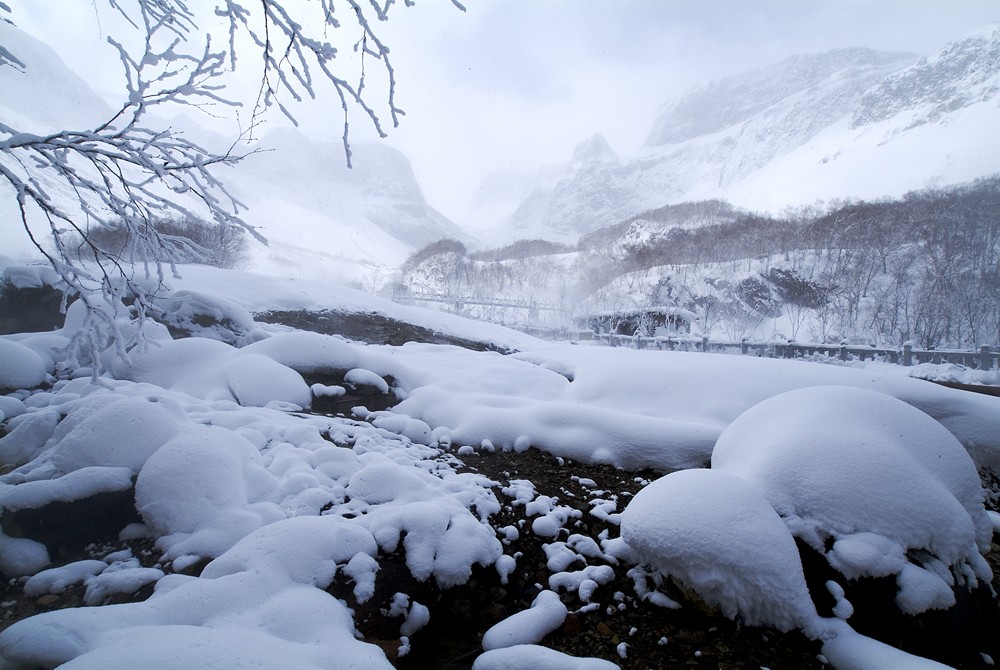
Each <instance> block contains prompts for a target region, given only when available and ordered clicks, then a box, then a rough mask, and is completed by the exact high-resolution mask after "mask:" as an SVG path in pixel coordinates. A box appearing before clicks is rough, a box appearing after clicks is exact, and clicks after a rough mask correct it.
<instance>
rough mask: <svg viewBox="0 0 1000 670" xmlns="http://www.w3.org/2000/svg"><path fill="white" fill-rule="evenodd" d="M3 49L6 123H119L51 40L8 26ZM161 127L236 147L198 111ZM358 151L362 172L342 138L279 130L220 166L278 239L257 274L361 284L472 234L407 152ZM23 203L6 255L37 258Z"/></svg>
mask: <svg viewBox="0 0 1000 670" xmlns="http://www.w3.org/2000/svg"><path fill="white" fill-rule="evenodd" d="M0 45H3V47H4V48H5V49H7V51H9V52H10V53H11V54H12V55H13V56H14V57H15V58H17V60H18V61H19V63H20V64H14V65H3V66H0V90H2V91H3V94H2V95H0V119H2V120H3V123H5V124H7V125H8V126H10V127H11V128H13V129H14V130H16V131H19V132H33V133H48V132H52V131H53V130H59V129H63V128H71V129H88V128H94V127H96V126H98V125H100V124H101V123H102V122H104V121H106V120H107V119H108V118H110V116H111V114H112V112H111V108H110V107H109V105H108V104H107V103H106V102H105V101H104V100H103V99H102V98H101V97H100V96H98V95H97V94H96V93H94V91H93V90H92V89H91V88H90V86H89V85H88V84H87V82H86V81H84V80H83V79H82V78H81V77H80V76H78V75H77V74H75V73H74V72H73V71H72V69H71V68H70V67H69V66H67V64H66V63H64V62H63V61H62V60H61V59H60V58H59V56H58V55H57V54H56V52H55V51H53V50H52V49H51V48H50V47H49V46H47V45H46V44H44V43H42V42H40V41H38V40H36V39H34V38H33V37H31V36H29V35H27V34H26V33H24V32H23V31H21V30H19V29H18V28H17V27H16V26H14V25H12V24H10V23H7V22H4V21H0ZM152 121H155V122H156V123H162V124H163V125H164V126H167V125H169V126H171V127H173V128H182V129H184V134H185V135H186V136H188V137H190V138H192V139H194V140H195V141H197V142H198V143H200V144H202V145H203V146H209V147H222V149H221V150H222V151H225V150H226V148H228V147H229V146H230V144H231V142H232V138H228V139H227V138H223V137H221V136H218V135H215V134H214V133H213V131H212V130H210V129H207V128H205V127H202V126H201V125H200V124H201V123H203V119H200V118H199V117H198V116H197V115H196V114H191V113H187V114H186V115H185V116H178V117H177V118H172V119H169V120H168V121H164V120H162V119H150V120H149V121H148V122H152ZM352 149H353V161H354V166H355V167H354V169H353V170H351V169H348V168H347V167H346V166H345V159H344V148H343V145H342V144H341V143H340V142H339V141H323V140H316V139H312V138H308V137H306V136H305V135H303V134H302V133H300V132H298V131H297V130H294V129H291V128H278V129H275V130H273V131H272V132H270V133H269V134H267V135H266V136H264V137H263V138H262V139H261V140H260V141H259V142H257V144H256V145H254V146H252V147H249V148H248V149H245V150H246V151H248V152H250V154H251V155H249V156H248V157H247V158H246V159H245V160H244V161H242V162H241V163H239V164H238V165H237V166H236V167H234V168H232V169H228V170H227V169H220V170H219V172H218V174H219V176H220V177H221V178H222V179H223V181H224V183H225V184H226V186H227V188H228V189H229V190H230V191H231V192H232V193H233V194H234V195H235V196H236V197H237V199H239V200H240V201H242V202H243V203H244V204H246V205H247V206H248V207H249V210H248V211H246V212H243V213H242V216H243V218H244V219H245V220H246V221H247V222H248V223H249V224H251V225H253V226H254V227H256V228H258V229H259V230H260V232H261V233H262V234H263V235H264V236H265V237H266V238H268V241H269V243H270V244H269V246H268V247H263V246H260V245H257V244H256V243H253V245H252V247H253V248H252V251H251V254H252V261H251V264H252V266H253V268H254V269H256V270H258V271H261V272H268V273H273V274H278V275H281V276H288V275H294V276H296V277H313V278H317V279H329V280H334V281H341V282H343V281H347V282H355V281H358V280H360V279H362V278H363V277H364V276H365V275H366V274H368V273H371V272H372V271H373V270H372V268H376V267H377V266H390V267H394V266H397V265H398V264H399V263H401V262H402V261H403V260H404V259H405V258H406V257H407V256H408V255H409V254H410V253H411V252H412V251H413V250H414V249H417V248H419V247H422V246H424V245H425V244H427V243H429V242H433V241H436V240H438V239H441V238H442V237H461V236H462V233H461V231H460V230H459V229H458V227H457V226H456V225H455V224H454V223H452V222H451V221H449V220H448V219H447V218H446V217H445V216H443V215H442V214H440V213H438V212H437V211H436V210H434V209H433V208H432V207H430V206H429V205H428V204H427V202H426V200H425V199H424V196H423V193H422V192H421V189H420V186H419V184H418V183H417V180H416V177H415V176H414V174H413V170H412V168H411V166H410V163H409V161H408V160H407V158H406V157H405V156H403V155H402V154H401V153H400V152H398V151H397V150H395V149H392V148H390V147H387V146H385V145H383V144H379V143H358V144H355V145H353V146H352ZM238 150H239V149H238ZM14 198H15V194H14V193H13V191H12V190H9V189H8V190H3V189H0V204H2V215H0V233H2V235H0V238H2V239H3V246H4V249H3V252H2V253H4V254H6V255H10V256H31V255H34V254H36V253H37V250H34V248H33V247H32V246H31V245H30V243H29V241H28V239H27V236H26V235H25V234H24V231H23V230H22V229H21V228H20V226H19V221H18V220H17V217H16V216H14V215H13V212H15V211H16V210H15V209H14V207H16V205H15V204H14ZM8 205H9V206H8ZM8 213H10V214H11V215H10V216H8Z"/></svg>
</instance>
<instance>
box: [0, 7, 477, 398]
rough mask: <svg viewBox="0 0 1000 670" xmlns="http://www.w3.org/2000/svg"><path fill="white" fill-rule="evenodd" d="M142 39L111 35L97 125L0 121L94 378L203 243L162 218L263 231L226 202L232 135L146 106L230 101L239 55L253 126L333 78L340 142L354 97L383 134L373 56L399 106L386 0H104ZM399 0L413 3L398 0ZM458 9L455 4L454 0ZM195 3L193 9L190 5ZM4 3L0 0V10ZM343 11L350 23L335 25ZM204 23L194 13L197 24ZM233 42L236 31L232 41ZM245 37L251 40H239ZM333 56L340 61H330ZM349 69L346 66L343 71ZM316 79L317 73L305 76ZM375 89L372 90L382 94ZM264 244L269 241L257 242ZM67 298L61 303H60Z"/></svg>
mask: <svg viewBox="0 0 1000 670" xmlns="http://www.w3.org/2000/svg"><path fill="white" fill-rule="evenodd" d="M108 4H109V6H110V7H111V8H112V9H113V10H115V11H117V12H119V13H120V14H121V15H122V16H123V17H124V18H125V19H126V20H127V22H128V23H129V24H131V26H132V27H134V28H135V29H136V30H137V31H138V34H139V35H140V38H141V41H142V46H141V47H140V48H132V47H128V46H125V45H126V44H129V43H130V42H129V40H126V39H116V38H115V37H109V38H108V42H109V44H110V45H111V47H112V48H114V49H115V50H116V51H117V53H118V56H119V59H120V61H121V64H122V67H123V70H124V89H125V90H124V99H123V102H122V103H121V105H120V107H119V108H118V110H117V112H115V113H113V114H111V115H110V118H108V119H106V120H104V121H103V122H102V123H100V124H99V125H97V126H96V127H92V128H88V129H84V130H62V129H53V130H54V132H51V133H48V134H45V133H38V134H36V133H33V132H25V131H26V129H25V128H18V127H14V126H15V125H19V124H18V123H17V122H16V121H12V120H10V119H0V180H2V181H3V182H6V183H7V184H8V185H9V186H10V187H11V188H12V193H13V198H11V200H10V202H11V204H12V206H14V207H16V208H17V217H18V219H19V220H20V221H21V223H22V225H23V228H24V230H25V232H26V234H27V235H28V236H29V238H30V239H31V241H32V243H33V244H34V246H36V247H37V248H38V249H39V250H40V251H41V252H42V253H43V254H44V255H45V256H46V258H47V259H48V261H49V263H50V264H51V265H52V267H53V268H54V269H55V270H56V271H57V272H58V274H59V275H60V277H61V279H62V281H63V283H64V284H65V288H66V292H67V295H69V296H79V298H80V300H81V301H82V303H83V304H84V305H85V306H86V309H85V316H84V317H83V319H84V326H85V327H84V328H83V329H81V330H80V331H79V336H78V337H77V338H75V339H74V341H73V344H72V347H71V351H69V352H67V357H68V358H69V359H70V361H71V362H72V363H75V364H78V365H84V366H86V365H89V366H91V367H92V370H93V376H94V378H95V379H96V378H97V376H98V375H99V373H100V370H101V362H100V361H101V358H102V355H103V354H104V352H109V351H110V352H113V356H114V357H117V358H125V357H127V352H128V349H129V348H130V347H133V346H141V345H142V344H143V338H142V336H141V333H142V332H143V328H142V327H141V322H142V320H143V319H144V315H145V313H146V310H147V309H148V307H149V306H150V301H151V300H152V299H153V297H154V296H155V292H156V290H157V287H158V286H159V285H160V284H161V282H162V281H163V280H164V278H165V273H166V271H167V268H169V269H170V271H172V272H174V273H176V267H175V264H176V263H178V262H181V261H183V260H190V258H192V257H195V258H198V257H199V256H203V255H204V254H205V253H206V251H207V250H205V249H202V248H200V247H199V246H198V245H197V244H194V243H192V242H191V241H190V240H189V239H185V238H184V237H182V236H177V235H170V234H167V233H166V232H164V230H163V229H162V227H161V226H160V222H164V221H168V222H175V221H197V220H204V221H210V222H212V223H213V224H214V225H216V226H219V227H221V229H223V230H242V231H246V232H247V233H249V234H250V235H252V236H254V237H255V238H257V239H258V240H259V241H261V242H265V240H264V239H263V238H262V237H261V236H260V235H259V234H258V233H257V232H256V231H255V230H253V229H252V228H251V227H250V226H248V225H247V224H246V223H245V222H244V221H243V220H242V219H241V218H240V212H241V210H242V208H243V206H242V204H241V203H239V202H238V201H237V200H236V199H235V198H233V197H232V196H231V195H230V193H229V192H228V191H227V190H226V188H225V186H224V184H223V183H222V182H221V181H220V180H219V178H218V177H217V175H216V169H217V168H218V167H219V166H223V165H233V164H235V163H236V162H237V161H239V160H240V159H241V158H242V157H243V156H240V155H239V154H237V153H236V152H235V143H234V144H233V145H232V146H231V147H230V148H229V150H227V151H225V152H224V153H217V152H213V151H210V150H208V149H206V148H204V147H202V146H200V145H198V144H196V143H194V142H192V141H190V140H188V139H186V138H185V137H183V136H182V135H180V134H179V133H177V132H176V131H174V130H172V129H170V128H166V129H160V128H156V127H153V126H152V125H150V124H148V123H147V119H148V116H149V115H148V114H147V112H149V111H150V110H151V109H153V108H159V107H162V106H175V105H184V106H191V107H196V108H198V109H200V110H203V111H208V109H209V108H212V107H214V108H220V107H221V108H237V107H240V106H241V105H240V103H239V102H238V101H235V100H233V99H232V98H230V97H226V96H225V95H224V94H223V84H222V81H223V77H224V75H225V74H226V71H227V69H235V67H236V65H237V46H238V45H239V46H240V54H241V55H243V54H244V52H245V51H252V52H254V53H253V54H251V56H252V57H251V58H250V59H249V60H248V61H247V63H246V64H244V65H243V67H250V68H251V72H253V71H254V70H253V68H254V67H258V66H259V67H260V68H261V69H260V71H259V77H260V89H259V92H258V94H257V99H256V101H255V103H254V106H253V113H252V118H251V121H250V128H253V127H254V126H255V125H256V124H257V123H259V122H260V121H261V120H262V115H263V114H264V112H265V111H266V110H267V109H268V108H269V107H271V106H273V105H277V107H278V108H279V109H280V110H281V111H282V112H283V113H284V114H285V115H286V116H287V117H288V118H290V119H292V120H293V121H294V118H293V117H292V114H291V111H290V109H289V108H288V107H287V106H286V103H285V101H284V99H285V98H291V99H292V101H294V102H298V101H301V100H303V99H304V98H305V97H310V98H313V97H315V96H316V93H317V90H318V88H319V87H320V86H324V87H327V88H330V87H332V88H333V89H334V90H335V91H336V92H337V94H338V96H339V98H340V100H341V107H342V109H343V118H344V132H343V138H344V149H345V155H346V158H347V161H348V164H350V147H349V145H348V141H347V135H348V127H349V126H348V113H349V110H350V109H351V108H352V107H360V108H361V110H363V113H364V115H365V116H366V117H367V118H368V119H369V121H370V122H371V123H372V124H373V125H374V127H375V128H376V129H377V130H378V132H379V133H380V134H381V135H383V136H384V135H385V133H384V131H383V129H382V124H381V121H380V118H379V114H378V113H377V112H376V109H375V107H374V106H372V105H371V104H369V102H368V98H369V96H368V94H367V90H366V88H365V76H366V75H365V65H366V63H367V62H369V61H371V60H375V61H377V62H379V63H380V64H381V67H382V68H383V69H384V72H385V77H384V78H385V80H386V82H387V83H386V89H385V95H386V98H387V104H388V114H389V116H390V118H391V119H392V123H393V125H396V124H397V122H398V118H399V116H400V115H401V114H402V113H403V112H402V110H401V109H399V107H398V106H397V105H396V102H395V73H394V70H393V68H392V65H391V64H390V62H389V49H388V48H387V47H386V46H385V44H384V43H383V42H382V41H381V40H380V39H379V37H378V36H377V34H376V32H375V31H374V30H373V28H372V25H371V24H370V23H369V17H372V16H373V17H375V18H377V19H378V20H380V21H382V20H386V18H387V15H388V11H389V8H390V6H391V5H392V4H393V2H392V0H388V1H386V2H385V3H384V4H380V3H379V2H376V1H375V0H369V1H368V2H357V1H355V0H340V1H335V0H320V1H319V2H317V3H294V4H293V3H282V2H279V1H278V0H259V1H257V2H253V3H250V2H246V1H245V0H219V2H218V3H217V4H216V5H215V15H216V16H215V17H208V18H207V19H205V18H202V17H200V16H199V15H198V14H197V13H196V11H195V9H194V7H193V6H192V5H191V4H190V3H189V2H188V1H187V0H129V1H128V2H125V1H123V0H108ZM406 4H411V3H410V2H407V3H406ZM455 4H456V5H457V6H459V7H461V6H460V5H458V4H457V3H455ZM199 9H201V8H199ZM9 11H10V10H9V8H8V7H7V6H6V5H5V4H3V3H2V2H0V20H5V19H3V18H2V14H3V13H4V12H9ZM341 14H343V15H344V17H345V18H349V19H350V21H346V22H345V23H346V25H345V26H344V27H342V24H341V21H340V19H339V18H338V17H339V16H340V15H341ZM220 17H221V18H222V19H223V21H226V20H228V30H227V35H226V37H228V43H227V44H226V46H223V47H218V46H216V44H215V42H213V40H212V35H211V34H206V35H205V36H204V37H203V38H200V37H199V36H198V33H199V30H200V27H201V25H209V21H210V20H211V19H213V18H214V20H215V21H218V19H219V18H220ZM203 21H204V23H203ZM331 34H336V35H344V36H345V37H347V38H348V39H349V40H350V42H353V43H354V52H353V53H354V54H355V57H354V58H353V60H352V61H351V62H349V63H347V64H343V65H342V64H341V63H339V62H338V63H335V59H336V58H337V56H338V54H339V53H340V52H339V51H338V49H337V48H335V47H334V46H333V45H332V44H330V43H329V42H328V41H327V39H328V37H329V36H330V35H331ZM241 40H242V41H241ZM248 40H249V41H248ZM335 65H336V67H335ZM0 67H13V68H17V69H19V70H22V71H24V72H25V76H29V77H38V76H44V73H41V72H39V73H33V72H28V71H27V68H26V66H25V65H24V63H23V62H22V61H21V60H19V59H18V56H17V54H15V53H11V52H10V51H8V50H7V49H4V48H3V47H0ZM352 67H354V68H355V69H356V70H357V72H356V73H355V74H342V72H341V70H346V71H348V72H350V71H351V70H352ZM314 75H315V76H314ZM380 95H381V94H380ZM107 230H116V231H122V232H123V234H122V235H121V237H122V239H123V243H122V244H121V245H117V246H116V248H114V249H107V248H105V247H104V246H102V245H100V244H98V243H97V242H96V240H97V239H98V237H99V233H100V232H101V231H107ZM265 243H266V242H265ZM64 308H65V305H64ZM123 318H125V319H131V320H138V321H139V322H140V327H139V328H138V329H129V330H130V332H138V333H140V335H139V336H138V337H137V339H136V340H135V341H127V338H126V337H125V336H124V335H123V334H122V331H121V329H120V328H119V326H118V325H117V324H118V323H119V322H120V320H121V319H123Z"/></svg>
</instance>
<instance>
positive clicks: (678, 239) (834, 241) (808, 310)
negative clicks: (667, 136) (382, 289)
mask: <svg viewBox="0 0 1000 670" xmlns="http://www.w3.org/2000/svg"><path fill="white" fill-rule="evenodd" d="M998 212H1000V177H993V178H988V179H982V180H978V181H976V182H973V183H971V184H966V185H962V186H957V187H950V188H943V189H933V190H923V191H918V192H913V193H909V194H907V195H906V196H904V197H902V198H899V199H882V200H876V201H849V202H838V203H833V204H829V205H827V206H825V207H819V206H813V207H803V208H799V209H795V210H788V211H786V212H784V213H783V215H782V216H780V217H775V216H765V215H761V214H756V213H753V212H747V211H742V210H739V209H737V208H735V207H733V206H731V205H729V204H727V203H724V202H721V201H717V200H713V201H705V202H698V203H684V204H680V205H669V206H666V207H662V208H659V209H656V210H651V211H649V212H644V213H642V214H640V215H638V216H636V217H634V218H631V219H629V220H627V221H623V222H621V223H618V224H615V225H612V226H608V227H605V228H602V229H600V230H598V231H596V232H595V233H591V234H589V235H587V236H584V237H583V238H581V240H580V242H579V244H578V245H577V247H576V248H575V249H570V248H566V247H564V246H560V245H554V244H552V243H547V242H543V241H538V240H535V241H522V242H518V243H515V244H513V245H509V246H508V247H505V248H504V249H497V250H491V251H478V252H475V253H469V252H468V251H467V250H466V249H465V246H464V245H462V244H461V243H459V242H457V241H441V242H438V243H435V244H434V245H430V246H429V247H427V248H425V249H423V250H421V251H419V252H417V253H416V254H414V256H413V257H411V259H410V260H409V261H408V262H407V264H406V265H405V266H404V268H403V273H402V277H401V280H400V284H399V288H398V290H402V289H406V290H426V291H438V292H442V293H446V294H449V295H456V296H458V295H463V296H470V295H480V296H482V295H505V294H506V295H511V294H514V295H519V296H522V297H524V298H525V300H535V301H543V300H544V301H548V302H556V303H559V304H565V305H566V310H565V312H564V313H563V314H562V317H563V318H564V319H566V320H573V319H579V318H580V317H582V316H584V315H585V314H586V312H587V311H600V310H605V311H606V310H613V309H634V308H641V307H644V306H652V305H668V306H675V307H681V308H684V309H687V310H690V311H692V312H694V313H696V314H698V315H699V317H700V321H701V328H702V329H703V330H704V331H705V332H706V333H708V332H718V333H720V334H724V335H727V336H729V337H732V338H735V339H739V338H741V337H770V336H774V335H775V334H780V335H784V336H785V337H789V338H796V339H799V340H800V341H802V340H810V341H815V342H839V341H841V340H845V339H846V340H849V341H853V342H864V343H871V344H878V345H883V346H895V345H900V344H902V343H903V342H907V341H911V342H913V343H915V344H916V345H917V346H920V347H939V348H940V347H962V348H976V347H978V346H980V345H982V344H990V345H996V344H997V343H998V342H1000V214H998ZM480 316H482V315H480ZM508 316H509V315H508ZM511 320H515V321H516V319H511ZM768 328H770V329H771V330H768ZM775 328H780V329H781V332H777V333H776V332H775V331H774V329H775Z"/></svg>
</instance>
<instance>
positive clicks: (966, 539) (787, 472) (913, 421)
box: [712, 386, 992, 613]
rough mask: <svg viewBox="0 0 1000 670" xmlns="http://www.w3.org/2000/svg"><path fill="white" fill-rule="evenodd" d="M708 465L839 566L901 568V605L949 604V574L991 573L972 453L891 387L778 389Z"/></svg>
mask: <svg viewBox="0 0 1000 670" xmlns="http://www.w3.org/2000/svg"><path fill="white" fill-rule="evenodd" d="M712 467H713V469H717V470H719V471H722V472H725V473H728V474H731V475H737V476H739V477H741V478H743V479H744V480H746V481H747V482H750V483H752V484H753V485H754V486H756V487H757V488H758V490H759V491H760V493H761V494H762V495H763V496H764V498H766V499H767V501H768V502H769V503H770V504H771V506H773V508H774V510H775V511H776V512H777V513H778V514H779V515H781V517H782V518H783V519H784V520H785V523H786V524H787V526H788V528H789V529H790V530H791V531H792V532H793V533H794V534H795V535H796V536H798V537H800V538H802V539H803V540H804V541H806V542H807V543H809V544H810V545H811V546H812V547H813V548H814V549H816V550H817V551H820V552H824V553H827V557H828V560H829V561H830V563H831V564H832V565H833V567H834V568H836V569H838V570H839V571H841V573H843V574H844V576H845V577H847V578H849V579H853V578H857V577H861V576H885V575H889V574H896V575H898V577H897V583H898V585H899V587H900V593H899V596H898V597H897V604H898V605H899V606H900V608H901V609H903V611H906V612H910V613H916V612H920V611H923V610H926V609H929V608H931V607H946V606H948V605H950V604H951V603H953V602H954V597H953V595H952V596H951V597H950V598H949V597H945V596H943V595H942V594H944V593H948V594H949V595H950V589H951V586H952V585H953V584H955V583H956V581H957V583H960V584H961V583H969V584H970V586H974V585H975V584H976V580H977V579H982V580H984V581H986V582H987V583H988V582H989V581H990V579H991V575H992V573H991V571H990V569H989V566H988V565H987V564H986V562H985V560H984V559H983V558H982V556H981V554H980V552H981V551H982V552H985V551H987V550H988V549H989V546H990V538H991V535H992V526H991V524H990V520H989V517H988V516H987V514H986V512H985V510H984V508H983V499H984V498H983V491H982V487H981V484H980V481H979V476H978V474H977V472H976V468H975V465H974V464H973V462H972V459H971V458H970V457H969V454H968V453H967V452H966V450H965V449H964V448H963V447H962V445H961V444H960V443H959V441H958V440H957V439H956V438H955V437H954V436H953V435H952V434H951V433H949V432H948V430H946V429H945V428H944V427H943V426H942V425H941V424H939V423H938V422H937V421H935V420H934V419H932V418H930V417H929V416H928V415H926V414H924V413H923V412H921V411H920V410H918V409H915V408H914V407H912V406H910V405H908V404H907V403H904V402H902V401H900V400H897V399H895V398H893V397H891V396H888V395H885V394H882V393H877V392H874V391H868V390H863V389H852V388H846V387H839V386H820V387H811V388H804V389H799V390H796V391H790V392H788V393H783V394H780V395H777V396H774V397H772V398H769V399H767V400H765V401H763V402H761V403H759V404H757V405H755V406H754V407H752V408H750V409H749V410H747V411H746V412H744V413H743V414H742V415H741V416H740V417H738V418H737V419H736V420H735V421H733V422H732V423H731V424H730V425H729V426H728V427H727V428H726V429H725V430H724V431H723V433H722V435H721V436H720V437H719V440H718V442H717V443H716V446H715V450H714V452H713V454H712ZM829 542H832V549H831V550H830V551H829V552H826V547H827V546H828V543H829ZM913 552H918V553H919V555H921V556H922V557H923V558H921V559H920V565H915V564H913V563H912V562H911V561H913V560H914V559H912V558H909V557H911V556H913ZM949 568H950V569H951V572H949Z"/></svg>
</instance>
